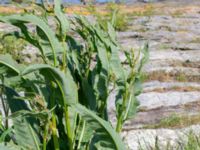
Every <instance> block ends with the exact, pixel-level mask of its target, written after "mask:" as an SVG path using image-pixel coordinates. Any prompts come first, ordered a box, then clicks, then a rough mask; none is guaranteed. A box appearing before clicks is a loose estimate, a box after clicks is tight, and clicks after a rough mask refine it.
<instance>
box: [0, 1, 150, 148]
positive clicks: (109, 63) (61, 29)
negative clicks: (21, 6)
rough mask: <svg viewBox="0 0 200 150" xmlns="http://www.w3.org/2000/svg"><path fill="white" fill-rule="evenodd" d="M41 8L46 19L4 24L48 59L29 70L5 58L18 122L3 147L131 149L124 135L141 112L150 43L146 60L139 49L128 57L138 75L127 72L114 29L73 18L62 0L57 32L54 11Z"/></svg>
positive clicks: (4, 89)
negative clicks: (112, 106) (112, 112)
mask: <svg viewBox="0 0 200 150" xmlns="http://www.w3.org/2000/svg"><path fill="white" fill-rule="evenodd" d="M41 7H42V8H43V9H42V13H38V14H40V16H37V15H35V14H31V13H26V14H23V15H11V16H2V17H0V21H1V22H5V23H10V24H12V25H14V26H16V27H18V28H19V29H20V30H21V32H19V33H18V34H15V35H16V37H17V38H22V39H24V40H26V41H27V42H28V43H30V44H32V45H33V46H35V47H37V48H38V50H39V51H40V57H41V58H42V59H43V64H35V65H29V66H25V65H20V64H18V63H16V62H15V61H14V60H13V59H12V57H11V56H10V55H0V72H1V82H0V87H1V99H2V101H3V102H4V103H5V104H8V106H9V109H10V111H11V115H8V113H7V114H6V115H5V121H7V120H8V119H11V120H12V122H13V124H12V126H10V125H7V127H6V128H5V130H3V132H2V134H0V135H1V137H3V136H4V135H5V134H6V140H3V141H2V144H1V145H0V146H1V147H3V148H9V147H15V148H14V149H20V148H22V149H37V150H39V149H43V150H46V149H52V147H54V149H55V150H59V149H70V150H72V149H118V150H123V149H125V146H124V144H123V142H122V140H121V138H120V136H119V134H118V133H117V132H120V131H121V130H122V126H123V123H124V122H125V121H126V120H127V119H129V118H132V117H134V115H135V113H136V112H137V106H138V102H137V99H136V96H137V95H138V94H140V92H141V83H140V72H141V69H142V66H143V65H144V63H145V62H146V61H147V59H148V45H145V47H144V48H143V49H142V50H141V52H142V53H143V57H142V58H141V59H139V55H140V54H138V55H137V56H135V55H134V54H135V53H134V51H132V52H130V53H126V56H127V63H128V64H129V68H130V69H124V67H123V66H122V63H121V60H120V59H119V45H118V43H117V41H116V35H115V30H114V28H113V26H112V25H111V24H110V23H108V30H106V31H105V30H104V29H103V28H102V27H101V26H100V25H99V24H98V23H96V24H91V23H90V22H89V21H88V20H87V19H86V18H84V17H81V16H75V17H74V18H73V19H71V20H70V19H67V18H66V16H65V14H64V13H63V12H62V9H61V5H60V1H55V6H54V8H53V9H54V10H53V13H54V15H53V16H52V17H54V19H55V21H56V22H55V23H56V25H57V28H56V31H55V30H53V29H51V27H50V26H49V25H48V16H49V13H52V12H49V11H48V10H46V9H45V7H43V5H42V6H41ZM28 23H31V24H33V25H34V26H35V32H34V31H30V30H28V27H27V24H28ZM71 31H73V32H75V33H76V34H78V35H79V36H80V37H81V38H82V43H81V44H80V43H78V41H77V40H76V39H75V38H74V37H73V36H71V35H70V34H69V33H70V32H71ZM110 86H113V89H115V90H116V92H117V95H116V98H115V101H116V112H117V113H116V116H117V126H116V128H115V129H114V127H112V126H111V124H110V123H109V117H108V113H107V103H108V96H109V94H110V93H111V91H112V89H111V90H110ZM4 111H5V112H7V108H6V109H4ZM5 124H6V123H5ZM8 129H9V130H11V131H10V132H9V134H7V132H6V131H7V130H8ZM115 130H116V131H117V132H116V131H115Z"/></svg>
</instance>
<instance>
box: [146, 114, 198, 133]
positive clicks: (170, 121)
mask: <svg viewBox="0 0 200 150" xmlns="http://www.w3.org/2000/svg"><path fill="white" fill-rule="evenodd" d="M199 123H200V114H196V115H191V116H186V115H183V116H181V115H178V114H171V115H170V116H169V117H167V118H163V119H161V120H160V122H159V123H157V124H153V125H146V126H145V127H144V128H154V129H156V128H183V127H187V126H190V125H194V124H199Z"/></svg>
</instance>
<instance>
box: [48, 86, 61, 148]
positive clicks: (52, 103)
mask: <svg viewBox="0 0 200 150" xmlns="http://www.w3.org/2000/svg"><path fill="white" fill-rule="evenodd" d="M52 84H53V83H52ZM51 89H52V96H51V99H50V105H51V108H53V107H54V105H55V99H54V97H55V91H54V90H53V88H51ZM51 121H52V122H51V123H52V126H51V130H52V135H53V143H54V149H55V150H60V148H59V142H58V133H57V127H56V114H55V110H54V111H53V112H52V120H51Z"/></svg>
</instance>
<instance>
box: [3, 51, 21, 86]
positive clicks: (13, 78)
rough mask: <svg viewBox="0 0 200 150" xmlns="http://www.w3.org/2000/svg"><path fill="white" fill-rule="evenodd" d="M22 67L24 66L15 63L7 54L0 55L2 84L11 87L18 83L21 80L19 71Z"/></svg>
mask: <svg viewBox="0 0 200 150" xmlns="http://www.w3.org/2000/svg"><path fill="white" fill-rule="evenodd" d="M23 68H24V66H23V65H19V64H18V63H16V61H15V60H13V58H12V57H11V56H10V55H9V54H6V55H0V75H3V82H4V83H2V84H6V85H9V86H13V87H14V86H16V85H18V84H19V83H20V82H21V78H20V76H19V73H20V71H21V70H22V69H23ZM0 77H1V76H0ZM0 83H1V80H0Z"/></svg>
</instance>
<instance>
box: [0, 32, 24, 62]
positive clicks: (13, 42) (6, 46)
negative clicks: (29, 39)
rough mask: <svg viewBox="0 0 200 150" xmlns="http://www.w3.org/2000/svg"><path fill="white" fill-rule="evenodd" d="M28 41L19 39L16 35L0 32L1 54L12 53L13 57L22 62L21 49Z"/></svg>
mask: <svg viewBox="0 0 200 150" xmlns="http://www.w3.org/2000/svg"><path fill="white" fill-rule="evenodd" d="M25 46H26V42H25V41H24V40H22V39H17V38H16V37H15V36H14V35H11V34H6V33H0V54H7V53H8V54H10V55H12V56H13V58H14V59H15V60H16V61H18V62H20V57H21V54H20V51H21V50H22V49H24V48H25Z"/></svg>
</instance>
